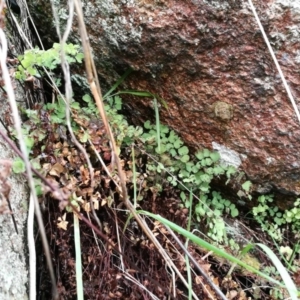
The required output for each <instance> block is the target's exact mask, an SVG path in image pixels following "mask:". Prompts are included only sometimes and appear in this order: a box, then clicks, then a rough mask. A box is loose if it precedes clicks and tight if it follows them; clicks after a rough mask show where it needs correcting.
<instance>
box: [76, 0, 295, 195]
mask: <svg viewBox="0 0 300 300" xmlns="http://www.w3.org/2000/svg"><path fill="white" fill-rule="evenodd" d="M246 2H247V1H239V0H228V1H223V0H222V1H221V0H220V1H217V0H215V1H208V0H186V1H176V0H165V1H154V0H153V1H151V0H147V1H146V0H145V1H138V0H127V1H126V0H124V1H115V3H116V4H114V3H113V1H108V0H106V1H100V0H99V1H94V2H93V3H91V2H86V3H85V5H84V10H85V14H86V17H87V27H88V31H89V36H90V40H91V44H92V46H93V49H94V53H95V57H96V59H97V66H98V71H99V75H100V77H101V78H102V81H103V82H105V83H106V85H107V86H109V85H111V84H112V83H113V82H115V80H116V78H117V75H118V74H119V75H121V74H122V73H124V72H125V70H126V69H128V68H129V67H131V68H133V69H134V70H135V72H134V73H133V74H132V75H130V77H129V78H128V79H127V81H126V88H130V89H136V90H147V91H149V92H151V93H153V94H157V95H158V96H159V97H161V98H163V99H164V100H165V101H166V103H167V105H168V109H163V108H162V109H161V117H162V121H163V122H164V123H167V124H168V125H169V126H171V127H172V128H173V129H175V130H176V131H177V132H178V133H179V134H180V135H181V137H182V138H183V139H184V140H185V142H186V143H188V144H189V145H190V146H191V147H192V148H193V149H197V148H202V147H205V148H210V149H212V148H213V145H214V147H215V148H218V149H223V150H224V151H227V155H229V156H231V155H233V156H234V155H236V156H235V157H234V158H235V163H236V164H239V161H241V166H240V167H241V168H242V169H243V170H244V171H245V172H246V173H247V175H248V176H249V179H250V180H252V181H253V182H255V183H257V186H256V188H257V189H258V190H259V191H264V192H267V191H268V190H270V187H271V186H274V187H276V188H277V189H278V190H280V191H281V192H292V193H296V194H298V193H300V184H299V183H300V181H299V180H300V163H299V154H298V148H299V146H300V128H299V122H298V121H297V119H296V117H295V113H294V111H293V108H292V105H291V103H290V101H289V100H288V97H287V94H286V91H285V90H284V87H283V84H282V82H281V79H280V77H279V75H278V72H277V70H276V68H275V64H274V62H273V60H272V58H271V55H270V54H269V51H268V49H267V46H266V44H265V42H264V40H263V38H262V35H261V33H260V31H259V28H258V25H257V23H256V21H255V19H254V16H253V14H252V12H251V10H250V8H249V6H248V3H246ZM254 4H255V6H256V8H257V11H258V14H259V16H260V19H261V21H262V24H263V26H264V28H265V30H266V32H267V34H268V37H269V38H270V41H271V42H272V46H273V48H274V50H275V51H276V55H277V58H278V60H279V63H280V65H281V66H282V69H283V72H284V74H285V76H286V78H287V80H288V83H289V85H290V87H291V89H292V91H293V95H294V97H295V98H299V96H300V95H299V94H300V90H299V86H300V85H299V81H300V75H299V66H300V43H299V40H300V39H299V38H300V30H299V23H300V5H299V2H298V1H296V0H294V1H292V0H269V1H254ZM75 31H76V28H75V25H74V32H75ZM104 86H105V85H104ZM125 100H127V101H126V106H127V107H128V108H130V111H131V113H132V111H134V113H133V115H132V119H133V120H134V121H135V122H137V123H138V122H141V121H145V120H147V119H149V117H154V112H153V109H152V100H151V99H141V98H134V99H133V98H130V99H128V98H126V99H125ZM231 151H233V152H231ZM234 151H235V152H234ZM235 153H236V154H235Z"/></svg>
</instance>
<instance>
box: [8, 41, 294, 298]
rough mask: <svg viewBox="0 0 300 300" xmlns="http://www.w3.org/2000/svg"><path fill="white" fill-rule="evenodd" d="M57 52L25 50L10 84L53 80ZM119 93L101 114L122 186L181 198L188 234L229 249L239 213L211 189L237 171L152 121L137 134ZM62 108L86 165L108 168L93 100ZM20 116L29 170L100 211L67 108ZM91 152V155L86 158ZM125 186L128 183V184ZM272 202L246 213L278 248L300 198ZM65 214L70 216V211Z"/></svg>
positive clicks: (69, 48) (58, 105)
mask: <svg viewBox="0 0 300 300" xmlns="http://www.w3.org/2000/svg"><path fill="white" fill-rule="evenodd" d="M61 50H62V49H61V46H60V45H59V44H54V46H53V48H51V49H49V50H47V51H42V50H39V49H34V50H29V51H26V52H25V53H24V55H23V56H21V57H20V58H19V60H20V66H19V68H18V71H17V72H16V78H17V79H19V80H23V81H24V80H26V79H27V78H28V77H29V76H37V77H39V76H44V74H45V73H44V72H47V73H48V74H50V75H53V70H54V69H55V68H57V66H58V65H59V63H60V59H59V56H60V52H61ZM64 51H65V53H66V57H67V60H68V62H69V63H70V64H71V63H76V62H77V63H78V62H81V61H82V58H83V55H82V53H81V52H80V48H79V47H78V46H77V45H73V44H68V45H65V47H64ZM54 79H55V80H54V81H55V83H56V85H57V86H59V85H60V84H61V83H60V79H59V78H56V77H55V76H54ZM124 93H127V94H130V93H132V94H134V95H141V96H145V95H148V96H149V95H151V94H150V93H142V92H130V91H124ZM120 94H121V93H119V94H114V95H112V94H111V93H109V94H108V95H107V96H106V97H105V99H104V100H105V110H106V113H107V116H108V119H109V121H110V125H111V128H112V130H113V133H114V136H115V137H116V142H117V146H118V151H119V153H117V154H122V155H123V156H126V153H127V158H126V160H125V161H126V162H124V170H125V171H126V176H127V179H128V182H130V181H132V180H133V178H135V179H137V178H139V177H140V178H141V177H142V179H141V180H140V182H146V183H145V184H144V183H143V184H142V185H141V188H140V193H139V197H137V200H142V199H143V191H147V190H151V191H152V193H157V194H159V193H161V192H162V191H163V189H164V188H165V187H170V188H172V189H173V190H175V191H176V193H177V195H178V196H179V197H180V199H181V201H182V205H181V206H182V208H186V209H189V210H190V212H191V214H190V215H192V216H193V221H194V223H193V224H192V226H191V227H193V225H194V226H195V227H199V226H197V225H198V224H201V225H202V228H205V229H206V231H207V232H206V233H207V235H208V237H209V238H211V239H212V240H213V241H214V242H215V243H218V244H223V245H224V244H228V238H227V229H226V226H225V225H226V224H225V221H224V217H225V216H230V217H231V218H235V217H237V216H238V215H239V211H238V209H237V207H236V205H235V204H234V203H232V202H231V201H230V200H229V199H225V198H224V197H223V196H222V193H220V192H217V191H214V190H212V187H211V183H212V181H213V179H214V178H216V177H221V176H222V177H223V179H224V180H227V181H229V180H230V179H231V178H232V176H233V175H235V174H236V173H237V170H236V169H235V168H234V167H233V166H228V165H222V164H221V163H220V155H219V153H218V152H213V151H210V150H208V149H201V150H199V151H197V152H196V153H195V154H191V153H190V152H189V149H188V147H187V146H186V145H184V142H183V141H182V140H181V139H180V137H179V136H178V135H177V134H176V133H175V131H173V130H171V129H170V128H169V127H168V126H166V125H163V124H160V123H159V121H158V118H157V122H156V125H154V124H152V123H151V122H150V121H146V122H145V123H144V126H143V127H140V126H132V125H130V124H128V122H127V120H126V118H125V117H124V116H123V115H121V114H120V113H119V111H120V110H121V109H122V99H121V97H120ZM69 105H70V107H69V108H70V111H71V114H72V121H71V127H72V129H73V131H74V133H75V135H76V137H77V139H78V140H79V141H80V142H81V143H82V144H83V145H84V147H85V148H86V149H87V150H88V153H89V155H90V157H91V158H92V157H93V151H96V152H98V153H100V155H101V156H103V157H104V160H106V161H110V158H111V157H110V155H109V151H110V148H109V144H108V140H107V138H106V133H105V131H104V130H103V124H102V123H101V120H99V119H98V118H97V117H95V116H97V115H98V110H97V108H96V106H95V104H94V101H93V99H92V97H91V96H90V95H89V94H86V95H84V96H83V97H82V98H81V99H76V97H75V96H74V99H73V100H72V101H71V103H70V104H69ZM156 109H157V108H156ZM23 112H24V113H25V114H26V115H27V117H28V121H27V122H25V123H24V125H23V133H24V136H25V138H26V144H27V149H28V152H29V153H31V158H32V163H33V164H34V166H35V167H36V168H38V169H41V170H43V171H44V172H45V173H46V174H48V176H51V177H52V178H53V180H57V181H59V183H60V185H62V186H63V189H64V191H65V192H66V193H69V194H70V199H76V207H78V209H79V204H80V205H81V207H82V208H83V209H84V210H85V211H87V212H89V211H90V206H89V204H90V203H88V202H89V201H88V199H92V201H94V203H97V205H96V204H95V207H98V208H99V200H98V199H99V198H101V197H100V193H99V191H97V192H95V191H90V190H89V189H88V188H87V185H88V182H89V176H88V175H87V174H88V171H87V168H86V166H85V165H82V157H80V154H79V153H78V152H77V151H76V150H75V149H74V145H73V144H72V141H71V139H70V136H69V135H68V130H67V127H66V124H65V115H66V103H65V101H64V99H63V97H57V99H56V101H55V102H53V103H46V104H45V105H40V106H37V107H36V108H35V109H34V110H31V109H23ZM12 134H13V131H12ZM91 145H92V146H94V148H95V149H94V150H93V151H92V150H91ZM135 147H136V148H137V149H138V151H136V154H135V155H136V156H135V157H134V160H135V162H133V161H132V160H130V159H131V158H128V153H130V152H131V151H132V149H133V148H135ZM143 156H147V160H146V162H145V163H142V164H140V165H138V169H139V171H136V169H135V163H136V162H137V161H141V160H143ZM129 157H130V156H129ZM137 164H138V163H137ZM96 169H97V168H96ZM128 169H129V170H131V171H132V172H129V171H128ZM14 170H15V172H23V171H24V165H22V161H21V160H20V159H18V160H16V162H15V164H14ZM77 173H80V177H76V175H75V174H77ZM132 174H133V175H132ZM95 181H96V185H97V186H101V184H103V176H102V174H101V169H100V168H99V170H96V172H95ZM104 181H105V180H104ZM130 184H132V182H130V183H128V185H130ZM133 184H136V183H133ZM250 185H251V183H250V182H249V181H246V182H245V183H244V184H243V185H242V188H243V189H244V191H245V192H246V194H245V193H244V195H246V196H247V197H248V198H249V199H251V195H250V193H249V189H250ZM36 186H37V189H38V193H39V194H42V193H43V190H42V185H41V182H40V181H37V183H36ZM105 188H106V189H110V186H109V184H107V183H105ZM114 193H116V191H110V194H109V196H108V193H107V192H106V194H105V195H104V196H103V195H102V196H103V198H105V201H104V200H103V201H102V203H101V205H106V204H107V205H111V202H112V201H113V196H112V195H113V194H114ZM191 198H193V201H191ZM272 201H273V197H272V196H271V195H269V196H266V195H265V196H260V197H259V198H258V203H259V205H258V206H257V207H254V208H253V211H252V212H253V215H254V218H255V220H256V221H257V222H258V223H259V224H260V225H261V228H262V229H263V230H264V231H266V232H268V234H269V235H270V236H271V237H272V238H274V239H276V240H279V241H281V240H282V237H283V231H282V230H283V229H282V225H285V224H290V225H291V228H292V230H293V232H294V233H296V232H297V231H299V229H300V228H299V225H300V223H299V220H300V199H298V200H297V201H296V202H295V205H294V208H293V209H291V210H289V211H285V212H284V213H282V212H280V211H279V209H278V208H276V207H275V208H272V207H271V205H270V203H271V202H272ZM73 204H74V203H73ZM77 204H78V205H77ZM66 207H67V208H68V209H70V207H69V206H66ZM270 219H272V220H274V223H270V222H269V220H270ZM57 224H58V227H59V228H61V229H63V230H67V224H68V222H67V221H66V215H64V217H63V218H61V217H60V219H58V223H57ZM229 246H230V247H231V249H234V250H236V251H239V250H240V248H239V246H238V245H237V244H236V243H235V242H234V241H233V240H232V239H230V240H229ZM274 293H275V292H274ZM275 294H276V293H275ZM276 295H277V294H276Z"/></svg>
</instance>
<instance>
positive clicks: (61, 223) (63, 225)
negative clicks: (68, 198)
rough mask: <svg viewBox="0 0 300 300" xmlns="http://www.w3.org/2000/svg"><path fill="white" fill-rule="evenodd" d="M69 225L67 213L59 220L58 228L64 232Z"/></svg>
mask: <svg viewBox="0 0 300 300" xmlns="http://www.w3.org/2000/svg"><path fill="white" fill-rule="evenodd" d="M68 223H69V222H68V221H66V213H65V214H64V215H63V216H62V217H59V218H58V223H57V227H58V228H61V229H63V230H67V226H68Z"/></svg>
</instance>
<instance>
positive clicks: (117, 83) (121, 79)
mask: <svg viewBox="0 0 300 300" xmlns="http://www.w3.org/2000/svg"><path fill="white" fill-rule="evenodd" d="M132 71H133V70H132V69H128V70H127V71H126V72H125V74H124V75H123V76H122V77H121V78H120V79H119V80H118V81H117V82H116V83H115V84H114V85H113V86H112V87H111V89H110V90H109V91H108V92H107V93H106V94H105V95H104V96H103V99H105V98H107V97H108V96H109V95H110V94H111V93H112V92H113V91H114V90H115V89H116V88H117V87H118V86H119V85H120V84H121V83H122V82H123V81H124V80H125V78H126V77H127V76H128V75H129V74H130V73H131V72H132Z"/></svg>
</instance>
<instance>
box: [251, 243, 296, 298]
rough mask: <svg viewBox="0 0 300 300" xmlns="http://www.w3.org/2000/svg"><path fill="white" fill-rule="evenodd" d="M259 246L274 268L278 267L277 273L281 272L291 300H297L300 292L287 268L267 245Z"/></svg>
mask: <svg viewBox="0 0 300 300" xmlns="http://www.w3.org/2000/svg"><path fill="white" fill-rule="evenodd" d="M256 245H257V246H259V247H260V248H261V249H262V250H263V251H265V252H266V254H267V255H268V257H269V258H270V259H271V260H272V262H273V264H274V266H275V267H276V269H277V271H278V272H279V274H280V276H281V278H282V280H283V282H284V284H285V287H286V289H287V290H288V292H289V294H290V296H291V299H292V300H297V299H299V298H298V291H297V288H296V285H295V283H294V282H293V280H292V278H291V276H290V275H289V273H288V272H287V270H286V268H285V267H284V266H283V264H282V263H281V261H280V260H279V259H278V257H277V256H276V255H275V253H274V252H273V251H272V250H271V249H270V248H269V247H268V246H266V245H264V244H259V243H258V244H256Z"/></svg>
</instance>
